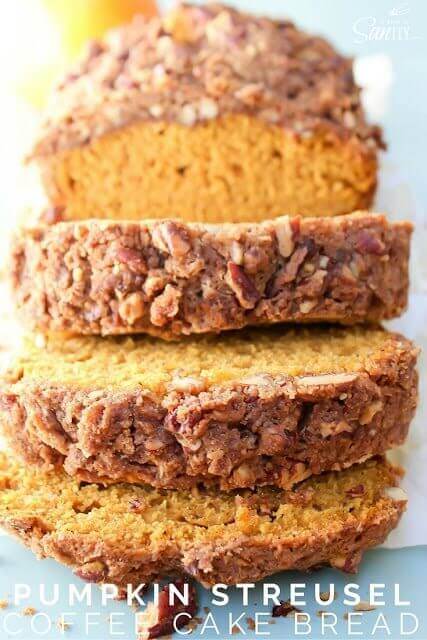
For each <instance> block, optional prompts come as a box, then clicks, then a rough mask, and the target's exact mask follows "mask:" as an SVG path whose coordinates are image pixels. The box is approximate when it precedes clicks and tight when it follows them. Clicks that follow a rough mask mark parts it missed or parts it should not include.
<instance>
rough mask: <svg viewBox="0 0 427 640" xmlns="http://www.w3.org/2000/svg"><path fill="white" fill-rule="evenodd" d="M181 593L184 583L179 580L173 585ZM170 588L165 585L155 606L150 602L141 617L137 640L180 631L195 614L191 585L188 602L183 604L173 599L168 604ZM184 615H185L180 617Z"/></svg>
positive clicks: (148, 639)
mask: <svg viewBox="0 0 427 640" xmlns="http://www.w3.org/2000/svg"><path fill="white" fill-rule="evenodd" d="M174 584H175V586H176V587H177V588H178V589H179V590H180V591H181V592H182V588H183V585H184V582H183V581H182V580H179V581H177V582H175V583H174ZM169 590H170V586H169V585H166V586H165V587H164V588H163V589H162V591H161V592H160V594H159V598H158V604H157V606H156V605H155V604H154V602H150V603H149V604H148V606H147V608H146V610H145V611H144V613H143V615H142V616H141V623H140V625H139V628H138V632H139V635H138V638H139V640H151V639H152V638H160V637H161V636H165V635H168V634H171V633H173V632H174V631H175V629H181V628H182V627H184V626H185V625H187V624H188V623H189V621H190V620H191V619H192V618H194V616H195V615H196V613H197V609H198V604H197V595H196V590H195V588H194V586H193V585H189V597H188V602H187V603H186V604H183V603H182V602H181V601H180V600H177V598H175V601H174V603H173V604H170V603H169ZM181 614H185V615H181Z"/></svg>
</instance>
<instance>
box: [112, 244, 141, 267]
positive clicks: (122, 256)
mask: <svg viewBox="0 0 427 640" xmlns="http://www.w3.org/2000/svg"><path fill="white" fill-rule="evenodd" d="M114 259H115V260H116V261H117V262H121V263H122V264H126V265H128V267H129V268H130V269H131V271H142V270H143V271H144V272H145V270H146V263H145V260H144V258H143V257H142V253H141V251H137V250H136V249H131V248H130V247H118V249H117V250H116V251H115V252H114Z"/></svg>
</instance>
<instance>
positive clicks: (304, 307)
mask: <svg viewBox="0 0 427 640" xmlns="http://www.w3.org/2000/svg"><path fill="white" fill-rule="evenodd" d="M316 304H317V302H316V300H306V301H305V302H301V304H300V306H299V310H300V311H301V313H310V311H311V310H312V309H314V307H315V306H316Z"/></svg>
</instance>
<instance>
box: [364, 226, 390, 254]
mask: <svg viewBox="0 0 427 640" xmlns="http://www.w3.org/2000/svg"><path fill="white" fill-rule="evenodd" d="M357 249H358V250H359V251H360V252H361V253H373V254H374V255H377V256H381V255H383V254H384V253H385V244H384V242H382V240H380V239H379V238H377V237H376V236H374V235H373V234H372V233H369V231H367V230H366V229H362V230H361V231H359V233H358V234H357Z"/></svg>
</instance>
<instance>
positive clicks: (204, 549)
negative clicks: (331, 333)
mask: <svg viewBox="0 0 427 640" xmlns="http://www.w3.org/2000/svg"><path fill="white" fill-rule="evenodd" d="M399 475H400V472H399V470H398V469H395V468H393V467H391V466H390V465H388V464H387V463H386V462H384V461H382V460H380V459H375V460H372V461H369V462H366V463H364V464H363V465H358V466H356V467H353V468H352V469H348V470H346V471H342V472H340V473H329V474H325V475H323V476H320V477H318V478H316V479H314V480H307V481H305V482H303V483H302V484H300V485H298V487H296V488H295V489H294V490H292V491H280V490H275V489H271V488H268V489H258V490H256V491H248V490H245V491H240V492H237V493H228V494H227V493H223V492H218V491H215V490H199V491H194V490H193V491H191V492H163V491H157V490H154V489H149V488H143V487H139V486H132V485H127V484H119V485H114V486H111V487H108V488H107V489H103V488H100V487H98V486H96V485H85V486H80V484H79V483H78V482H77V481H76V480H73V479H71V478H68V477H67V476H65V475H64V474H62V473H48V474H46V473H42V472H39V471H36V470H30V469H28V468H26V467H23V466H21V465H19V464H17V463H16V462H14V461H13V460H11V459H8V458H7V457H6V456H5V455H3V454H0V524H1V525H2V526H3V527H5V528H6V529H7V530H8V531H9V532H11V533H12V534H14V535H16V536H18V538H20V539H21V540H22V541H23V542H24V543H25V544H26V545H28V546H30V547H31V549H32V550H34V551H35V552H36V553H37V554H38V555H39V556H40V557H46V556H50V557H54V558H56V559H57V560H59V561H60V562H63V563H65V564H66V565H68V566H70V567H71V568H72V569H73V570H74V571H75V573H76V574H77V575H78V576H80V577H81V578H84V579H86V580H89V581H91V582H98V583H102V582H107V583H115V584H117V585H118V586H119V587H121V588H126V585H128V584H132V585H133V586H138V585H139V584H141V583H143V584H148V583H150V582H152V581H154V580H159V579H160V578H163V577H165V576H171V575H176V574H178V575H179V574H181V575H184V576H192V577H194V578H196V579H197V580H198V581H200V582H201V583H203V584H204V585H206V586H209V585H212V584H215V583H218V582H222V583H226V584H236V583H238V582H252V581H254V580H258V579H261V578H263V577H265V576H267V575H269V574H272V573H276V572H277V571H280V570H284V569H309V568H312V567H316V566H319V565H323V564H327V565H328V564H329V565H332V566H335V567H338V568H340V569H343V570H344V571H349V572H355V571H356V570H357V567H358V564H359V562H360V559H361V556H362V553H363V551H364V550H365V549H368V548H370V547H373V546H374V545H377V544H379V543H381V542H382V541H383V540H384V539H385V537H386V536H387V534H388V533H389V532H390V530H391V529H393V528H394V527H395V526H396V524H397V523H398V521H399V518H400V516H401V514H402V512H403V511H404V509H405V506H406V495H405V493H404V492H403V491H402V489H400V488H398V487H397V486H396V485H397V483H398V480H399Z"/></svg>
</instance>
